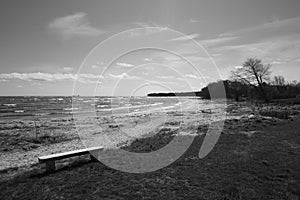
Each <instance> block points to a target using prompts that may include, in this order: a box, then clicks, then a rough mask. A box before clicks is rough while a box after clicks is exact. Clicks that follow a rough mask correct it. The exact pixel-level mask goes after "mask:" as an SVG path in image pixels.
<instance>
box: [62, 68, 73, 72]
mask: <svg viewBox="0 0 300 200" xmlns="http://www.w3.org/2000/svg"><path fill="white" fill-rule="evenodd" d="M63 69H64V71H65V72H71V71H73V70H74V69H73V67H64V68H63Z"/></svg>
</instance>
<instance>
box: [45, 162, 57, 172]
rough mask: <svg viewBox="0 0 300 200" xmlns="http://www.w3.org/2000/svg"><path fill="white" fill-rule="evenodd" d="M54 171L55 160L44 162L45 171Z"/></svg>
mask: <svg viewBox="0 0 300 200" xmlns="http://www.w3.org/2000/svg"><path fill="white" fill-rule="evenodd" d="M54 171H55V161H48V162H46V172H54Z"/></svg>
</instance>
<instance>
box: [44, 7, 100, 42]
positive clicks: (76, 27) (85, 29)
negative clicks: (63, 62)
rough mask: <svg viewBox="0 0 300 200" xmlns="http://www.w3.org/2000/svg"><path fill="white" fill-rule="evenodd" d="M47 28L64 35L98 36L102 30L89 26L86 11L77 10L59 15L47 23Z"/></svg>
mask: <svg viewBox="0 0 300 200" xmlns="http://www.w3.org/2000/svg"><path fill="white" fill-rule="evenodd" d="M49 28H51V29H53V30H56V31H58V32H59V33H61V34H62V35H63V36H64V37H67V38H69V37H72V36H98V35H101V34H103V33H104V31H103V30H100V29H98V28H95V27H93V26H91V24H90V21H89V19H88V17H87V14H86V13H83V12H78V13H75V14H73V15H68V16H65V17H60V18H57V19H55V20H53V21H52V22H51V23H50V24H49Z"/></svg>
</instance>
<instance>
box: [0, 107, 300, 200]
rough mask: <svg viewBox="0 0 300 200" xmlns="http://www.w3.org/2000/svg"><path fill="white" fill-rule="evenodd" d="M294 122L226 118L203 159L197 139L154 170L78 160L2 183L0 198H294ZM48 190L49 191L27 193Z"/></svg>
mask: <svg viewBox="0 0 300 200" xmlns="http://www.w3.org/2000/svg"><path fill="white" fill-rule="evenodd" d="M234 109H235V108H234ZM299 122H300V116H299V115H295V116H293V117H292V118H290V119H288V120H286V119H282V120H280V119H276V118H272V117H271V118H270V117H261V116H258V115H257V116H256V115H254V116H252V115H245V116H243V117H241V118H240V119H238V120H237V119H231V120H227V121H226V123H225V127H224V130H223V133H222V134H221V137H220V139H219V141H218V143H217V144H216V146H215V147H214V149H213V150H212V151H211V152H210V153H209V154H208V155H207V156H206V157H205V158H203V159H199V158H198V156H197V155H198V151H199V147H200V146H201V143H202V140H203V136H201V135H199V136H197V137H196V138H195V140H194V142H193V144H192V145H191V147H190V148H189V149H188V150H187V151H186V153H184V155H183V156H182V157H180V158H179V159H178V160H176V161H175V162H174V163H173V164H171V165H169V166H167V167H165V168H163V169H161V170H158V171H155V172H152V173H146V174H130V173H124V172H120V171H116V170H113V169H110V168H108V167H106V166H104V165H103V164H101V163H99V162H90V161H82V162H77V164H76V162H75V164H73V165H65V166H62V167H61V168H60V169H59V170H58V171H57V172H55V173H53V174H49V175H47V174H45V175H43V173H42V174H40V173H41V172H40V171H38V170H36V171H31V172H30V173H27V174H26V173H25V174H23V175H18V176H15V177H11V178H10V180H7V181H2V182H1V184H0V191H1V192H0V194H1V195H2V196H6V197H7V199H11V198H12V197H13V196H20V197H21V196H22V198H23V199H29V198H30V199H32V198H33V199H49V198H55V197H61V198H64V199H70V198H72V199H73V198H78V199H79V198H80V199H82V198H84V199H92V198H94V197H96V196H97V197H99V198H103V199H105V198H107V199H115V198H118V199H141V198H142V197H145V198H149V199H158V198H160V199H162V198H163V199H174V198H185V199H191V198H192V199H195V198H203V199H272V198H274V199H297V196H299V191H300V190H299V188H300V184H299V183H300V176H299V175H300V170H299V168H298V167H297V166H299V165H298V164H299V163H300V160H299V155H300V135H299V134H298V133H299V130H300V123H299ZM203 130H205V127H202V128H199V131H203ZM255 130H257V132H255ZM173 134H174V132H173V133H172V132H171V131H168V130H162V131H161V132H159V133H158V134H155V135H152V136H149V137H146V138H140V139H137V140H136V141H134V142H133V143H131V145H129V146H127V149H128V150H130V151H134V152H149V151H153V150H155V149H157V148H160V147H161V146H163V145H165V143H167V142H168V140H169V139H171V138H172V135H173ZM158 141H160V142H158ZM153 145H154V146H153ZM36 167H37V166H36ZM33 188H35V189H33ZM46 188H47V193H38V194H36V195H35V196H32V195H31V192H32V191H36V190H40V191H45V189H46ZM58 188H60V190H59V191H57V189H58Z"/></svg>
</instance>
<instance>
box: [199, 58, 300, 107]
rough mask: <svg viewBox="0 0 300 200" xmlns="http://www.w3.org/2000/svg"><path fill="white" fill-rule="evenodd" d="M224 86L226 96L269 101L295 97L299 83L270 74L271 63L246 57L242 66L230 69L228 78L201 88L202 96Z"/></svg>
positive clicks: (205, 96) (236, 98)
mask: <svg viewBox="0 0 300 200" xmlns="http://www.w3.org/2000/svg"><path fill="white" fill-rule="evenodd" d="M223 86H224V87H225V90H226V96H227V98H232V99H235V100H237V101H239V100H241V99H259V100H263V101H265V102H269V101H270V100H274V99H287V98H296V97H297V96H299V95H300V83H299V82H297V81H291V82H288V81H286V80H285V78H284V77H283V76H274V77H272V76H271V65H270V64H263V63H262V60H260V59H254V58H248V59H247V60H246V61H245V62H244V63H243V65H242V66H239V67H236V69H235V70H233V71H231V75H230V78H229V79H228V80H221V81H218V82H214V83H210V84H208V85H207V87H205V88H203V89H202V90H201V96H202V97H203V98H207V99H209V98H210V94H209V92H217V90H219V89H220V87H223Z"/></svg>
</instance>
